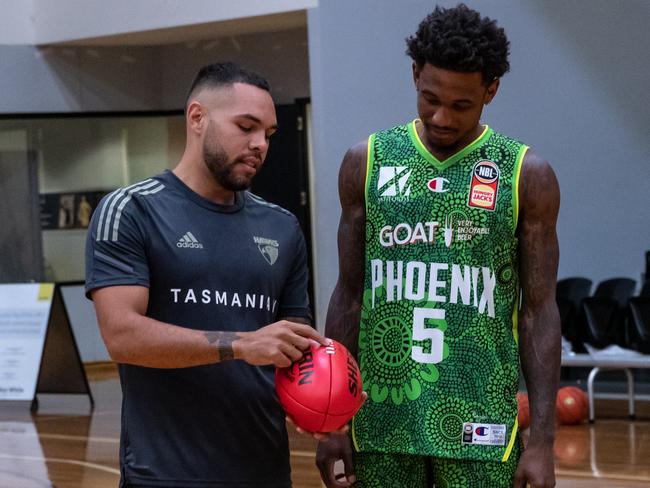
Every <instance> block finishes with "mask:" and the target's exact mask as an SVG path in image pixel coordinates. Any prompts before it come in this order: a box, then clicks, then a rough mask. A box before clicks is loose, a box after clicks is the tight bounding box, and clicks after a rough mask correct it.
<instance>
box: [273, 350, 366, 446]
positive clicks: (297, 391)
mask: <svg viewBox="0 0 650 488" xmlns="http://www.w3.org/2000/svg"><path fill="white" fill-rule="evenodd" d="M275 389H276V392H277V394H278V398H279V399H280V403H281V404H282V406H283V408H284V410H285V412H286V413H287V416H288V417H289V419H290V420H291V421H292V422H293V423H294V424H295V425H296V427H297V428H298V429H299V430H302V431H305V432H309V433H329V432H345V431H346V430H347V423H348V422H349V420H350V419H351V418H352V417H353V416H354V415H355V414H356V413H357V411H358V410H359V408H361V405H362V404H363V402H364V400H365V398H366V394H365V393H364V392H363V387H362V384H361V373H360V372H359V366H358V365H357V362H356V361H355V359H354V357H353V356H352V354H350V352H349V351H348V350H347V349H346V348H345V347H344V346H343V345H342V344H340V343H339V342H336V341H331V344H329V345H327V346H324V345H321V344H319V343H315V342H312V343H311V345H310V348H309V350H307V351H305V353H304V354H303V356H302V357H301V358H300V359H299V360H297V361H295V362H294V363H293V364H291V365H290V366H289V367H286V368H277V369H276V371H275ZM316 437H318V436H316ZM321 437H324V436H321Z"/></svg>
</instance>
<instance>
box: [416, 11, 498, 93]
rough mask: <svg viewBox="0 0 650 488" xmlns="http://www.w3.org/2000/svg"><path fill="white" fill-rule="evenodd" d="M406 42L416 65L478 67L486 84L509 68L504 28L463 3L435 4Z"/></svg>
mask: <svg viewBox="0 0 650 488" xmlns="http://www.w3.org/2000/svg"><path fill="white" fill-rule="evenodd" d="M406 44H407V46H408V47H407V49H406V54H408V55H409V56H410V57H411V58H412V59H413V61H415V63H416V64H417V65H418V66H420V67H422V66H424V64H425V63H429V64H431V65H433V66H435V67H437V68H442V69H448V70H450V71H460V72H465V73H471V72H477V71H480V73H481V76H482V78H483V83H485V84H486V85H487V84H489V83H492V81H494V80H495V79H496V78H501V77H502V76H503V75H504V74H505V73H506V72H507V71H508V70H509V69H510V63H509V62H508V54H509V48H510V42H509V41H508V38H507V37H506V34H505V31H504V30H503V29H502V28H501V27H497V23H496V21H494V20H492V19H490V18H488V17H481V14H480V13H478V12H477V11H476V10H472V9H470V8H469V7H468V6H467V5H465V4H464V3H461V4H458V5H457V6H456V7H454V8H442V7H439V6H438V7H436V8H435V10H434V11H433V12H432V13H431V14H429V15H428V16H427V17H426V18H425V19H424V20H423V21H422V22H421V23H420V25H419V27H418V30H417V32H416V33H415V35H414V36H410V37H408V38H407V39H406Z"/></svg>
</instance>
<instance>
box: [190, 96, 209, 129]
mask: <svg viewBox="0 0 650 488" xmlns="http://www.w3.org/2000/svg"><path fill="white" fill-rule="evenodd" d="M186 113H187V115H186V116H185V118H186V123H187V128H188V129H189V130H191V131H192V132H195V133H197V134H200V133H202V132H203V127H204V125H205V123H206V120H207V112H206V110H205V107H204V106H203V105H201V104H200V103H199V102H197V101H196V100H193V101H191V102H190V103H189V105H188V106H187V110H186Z"/></svg>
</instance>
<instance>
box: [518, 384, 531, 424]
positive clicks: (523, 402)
mask: <svg viewBox="0 0 650 488" xmlns="http://www.w3.org/2000/svg"><path fill="white" fill-rule="evenodd" d="M517 423H518V424H519V428H520V429H521V430H525V429H527V428H528V426H529V425H530V408H529V407H528V395H527V394H526V393H524V392H523V391H519V392H517Z"/></svg>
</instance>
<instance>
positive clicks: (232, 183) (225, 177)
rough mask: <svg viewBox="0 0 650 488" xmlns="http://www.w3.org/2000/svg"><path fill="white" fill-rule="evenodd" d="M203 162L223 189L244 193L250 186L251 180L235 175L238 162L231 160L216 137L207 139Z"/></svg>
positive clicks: (204, 145) (212, 136)
mask: <svg viewBox="0 0 650 488" xmlns="http://www.w3.org/2000/svg"><path fill="white" fill-rule="evenodd" d="M203 161H204V162H205V165H206V167H207V168H208V171H210V174H211V175H212V177H213V178H214V179H215V181H216V182H217V183H218V184H219V185H220V186H221V187H222V188H225V189H226V190H229V191H242V190H246V189H247V188H248V187H249V186H250V184H251V179H250V178H247V177H245V176H236V175H234V174H233V170H234V168H235V163H236V160H234V161H230V160H229V158H228V154H227V153H226V151H225V150H224V148H223V146H222V145H221V144H219V141H218V140H217V137H216V136H214V135H211V136H208V137H206V138H205V142H204V143H203Z"/></svg>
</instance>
